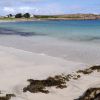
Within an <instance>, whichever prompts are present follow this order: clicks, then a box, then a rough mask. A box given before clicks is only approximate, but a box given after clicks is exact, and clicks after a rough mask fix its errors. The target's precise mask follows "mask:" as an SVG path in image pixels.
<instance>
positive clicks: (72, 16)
mask: <svg viewBox="0 0 100 100" xmlns="http://www.w3.org/2000/svg"><path fill="white" fill-rule="evenodd" d="M26 19H29V20H33V19H34V20H38V19H39V20H94V19H100V15H96V14H65V15H32V14H30V13H25V14H22V13H18V14H16V15H13V14H8V15H7V16H2V17H0V20H26Z"/></svg>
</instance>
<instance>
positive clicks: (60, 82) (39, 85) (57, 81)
mask: <svg viewBox="0 0 100 100" xmlns="http://www.w3.org/2000/svg"><path fill="white" fill-rule="evenodd" d="M28 81H29V82H30V84H29V85H28V86H27V87H25V88H24V89H23V92H27V91H29V92H32V93H38V92H42V93H49V90H47V89H46V88H47V87H56V88H60V89H63V88H66V87H67V86H66V77H64V76H62V75H56V76H55V77H48V78H47V79H46V80H33V79H29V80H28Z"/></svg>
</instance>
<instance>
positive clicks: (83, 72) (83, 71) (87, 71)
mask: <svg viewBox="0 0 100 100" xmlns="http://www.w3.org/2000/svg"><path fill="white" fill-rule="evenodd" d="M93 71H97V72H100V66H92V67H90V68H88V69H85V70H79V71H77V73H82V74H91V73H92V72H93Z"/></svg>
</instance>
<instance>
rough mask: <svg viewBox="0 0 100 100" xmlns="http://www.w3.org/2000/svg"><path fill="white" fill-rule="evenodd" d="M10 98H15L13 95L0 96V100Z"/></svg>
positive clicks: (8, 99)
mask: <svg viewBox="0 0 100 100" xmlns="http://www.w3.org/2000/svg"><path fill="white" fill-rule="evenodd" d="M11 97H15V95H14V94H6V96H0V100H10V99H11Z"/></svg>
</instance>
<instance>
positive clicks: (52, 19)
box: [0, 18, 100, 23]
mask: <svg viewBox="0 0 100 100" xmlns="http://www.w3.org/2000/svg"><path fill="white" fill-rule="evenodd" d="M68 20H69V21H70V20H72V21H73V20H76V21H78V20H83V21H85V20H100V19H90V18H89V19H83V18H40V19H9V20H8V19H5V20H3V19H2V20H1V19H0V23H3V22H30V21H68Z"/></svg>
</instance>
